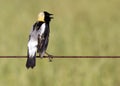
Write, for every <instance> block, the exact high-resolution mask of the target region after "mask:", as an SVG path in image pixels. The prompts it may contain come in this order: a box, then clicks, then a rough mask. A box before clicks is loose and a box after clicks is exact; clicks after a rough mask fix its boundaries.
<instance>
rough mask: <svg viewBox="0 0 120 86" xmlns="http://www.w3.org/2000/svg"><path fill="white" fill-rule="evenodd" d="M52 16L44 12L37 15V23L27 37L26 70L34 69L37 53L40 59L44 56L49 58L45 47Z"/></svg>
mask: <svg viewBox="0 0 120 86" xmlns="http://www.w3.org/2000/svg"><path fill="white" fill-rule="evenodd" d="M52 15H53V14H50V13H48V12H46V11H44V12H41V13H39V15H38V21H37V22H36V23H35V24H34V25H33V27H32V31H31V33H30V35H29V41H28V50H27V62H26V67H27V68H34V67H35V65H36V53H37V52H38V53H39V56H40V57H43V56H44V54H47V55H48V56H50V55H49V54H48V53H47V52H46V49H47V46H48V41H49V33H50V25H49V24H50V21H51V19H52V18H53V17H52ZM50 58H51V56H50Z"/></svg>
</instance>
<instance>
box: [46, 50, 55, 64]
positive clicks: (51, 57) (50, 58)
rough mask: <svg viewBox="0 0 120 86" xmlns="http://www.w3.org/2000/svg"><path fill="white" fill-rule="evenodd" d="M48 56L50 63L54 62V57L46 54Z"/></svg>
mask: <svg viewBox="0 0 120 86" xmlns="http://www.w3.org/2000/svg"><path fill="white" fill-rule="evenodd" d="M45 54H46V55H48V58H49V62H52V59H53V55H51V54H49V53H47V52H45Z"/></svg>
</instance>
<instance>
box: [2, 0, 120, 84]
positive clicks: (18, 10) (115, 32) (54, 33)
mask: <svg viewBox="0 0 120 86" xmlns="http://www.w3.org/2000/svg"><path fill="white" fill-rule="evenodd" d="M44 10H46V11H48V12H51V13H53V14H54V20H52V22H51V34H50V42H49V46H48V52H49V53H51V54H53V55H75V56H77V55H107V56H108V55H120V51H119V50H120V1H119V0H74V1H73V0H60V1H57V0H31V1H28V0H12V1H11V0H1V1H0V55H18V56H19V55H26V50H27V41H28V34H29V32H30V29H31V27H32V25H33V23H34V22H35V21H36V19H37V15H38V13H39V12H41V11H44ZM25 63H26V59H17V58H16V59H0V69H1V70H0V86H119V85H120V74H119V73H120V59H54V60H53V62H52V63H50V62H48V59H42V60H41V59H37V66H36V67H35V68H34V69H33V70H31V69H30V70H27V69H26V68H25Z"/></svg>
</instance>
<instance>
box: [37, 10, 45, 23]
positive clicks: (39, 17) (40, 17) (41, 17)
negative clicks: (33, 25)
mask: <svg viewBox="0 0 120 86" xmlns="http://www.w3.org/2000/svg"><path fill="white" fill-rule="evenodd" d="M44 18H45V16H44V13H43V12H41V13H39V15H38V21H43V22H44Z"/></svg>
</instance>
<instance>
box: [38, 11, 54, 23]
mask: <svg viewBox="0 0 120 86" xmlns="http://www.w3.org/2000/svg"><path fill="white" fill-rule="evenodd" d="M52 15H53V14H50V13H48V12H47V11H43V12H40V13H39V15H38V21H42V22H50V20H51V19H53V17H52Z"/></svg>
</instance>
